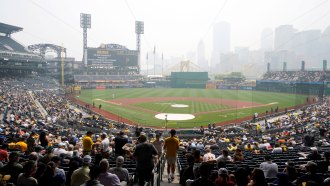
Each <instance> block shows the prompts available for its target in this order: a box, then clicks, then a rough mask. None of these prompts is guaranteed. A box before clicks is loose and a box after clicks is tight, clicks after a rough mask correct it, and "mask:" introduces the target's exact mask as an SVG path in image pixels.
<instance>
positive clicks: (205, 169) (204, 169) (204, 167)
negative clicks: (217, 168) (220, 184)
mask: <svg viewBox="0 0 330 186" xmlns="http://www.w3.org/2000/svg"><path fill="white" fill-rule="evenodd" d="M199 171H200V174H201V177H199V178H198V179H196V180H195V181H193V182H192V183H191V184H190V185H191V186H200V185H207V186H215V184H214V183H213V182H212V181H211V180H210V179H209V177H210V175H211V167H210V165H209V164H207V163H205V162H204V163H202V164H201V166H200V167H199Z"/></svg>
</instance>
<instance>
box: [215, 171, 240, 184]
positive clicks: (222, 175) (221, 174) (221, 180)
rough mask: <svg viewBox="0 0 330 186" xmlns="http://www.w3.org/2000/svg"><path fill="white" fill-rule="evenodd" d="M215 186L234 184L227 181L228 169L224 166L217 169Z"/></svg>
mask: <svg viewBox="0 0 330 186" xmlns="http://www.w3.org/2000/svg"><path fill="white" fill-rule="evenodd" d="M215 184H216V185H217V186H235V185H236V184H235V183H234V182H232V181H229V175H228V170H227V169H225V168H220V169H219V171H218V178H217V179H216V180H215Z"/></svg>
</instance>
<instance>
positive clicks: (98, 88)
mask: <svg viewBox="0 0 330 186" xmlns="http://www.w3.org/2000/svg"><path fill="white" fill-rule="evenodd" d="M95 88H96V89H97V90H104V89H107V87H106V86H96V87H95Z"/></svg>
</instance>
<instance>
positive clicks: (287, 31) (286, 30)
mask: <svg viewBox="0 0 330 186" xmlns="http://www.w3.org/2000/svg"><path fill="white" fill-rule="evenodd" d="M295 32H296V30H295V29H294V28H293V26H292V25H281V26H279V27H277V28H276V29H275V40H274V50H275V51H280V50H288V51H290V50H291V49H292V40H293V38H294V34H295Z"/></svg>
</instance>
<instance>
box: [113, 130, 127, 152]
mask: <svg viewBox="0 0 330 186" xmlns="http://www.w3.org/2000/svg"><path fill="white" fill-rule="evenodd" d="M126 143H128V139H127V138H125V137H124V132H123V131H120V132H119V134H118V136H116V137H115V155H116V157H118V156H123V157H124V158H125V157H126V151H125V150H123V146H124V145H125V144H126Z"/></svg>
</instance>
